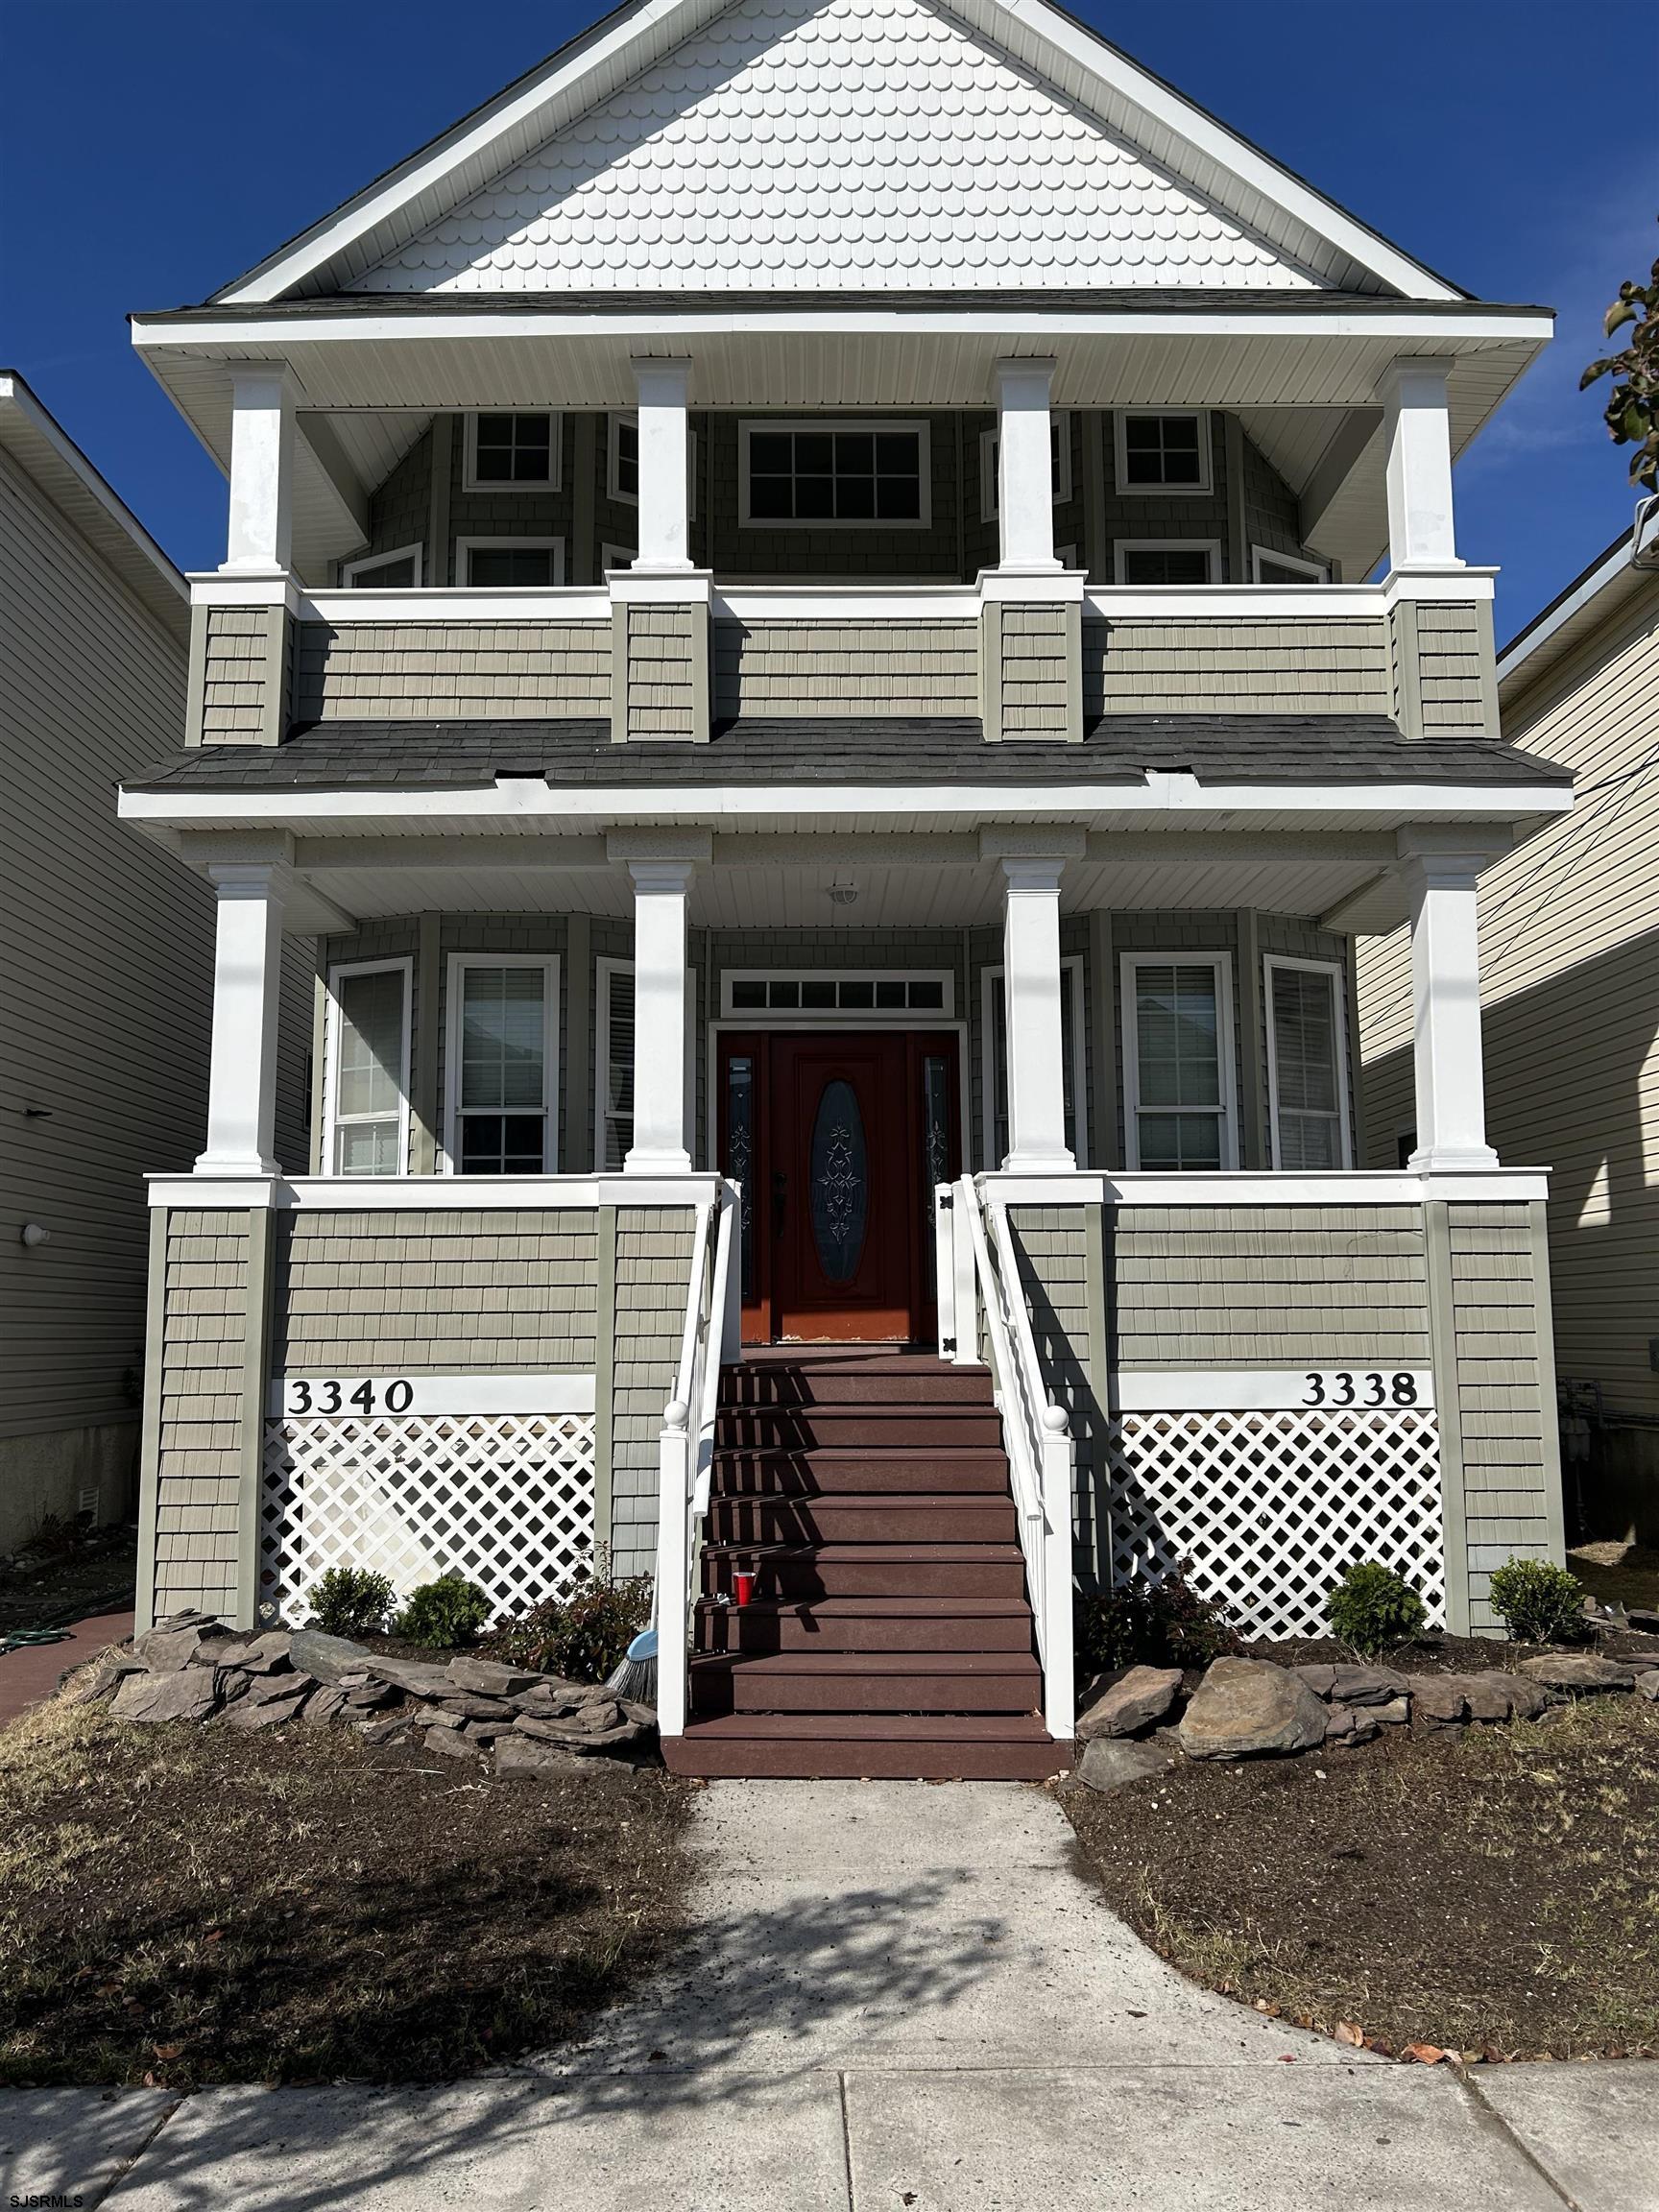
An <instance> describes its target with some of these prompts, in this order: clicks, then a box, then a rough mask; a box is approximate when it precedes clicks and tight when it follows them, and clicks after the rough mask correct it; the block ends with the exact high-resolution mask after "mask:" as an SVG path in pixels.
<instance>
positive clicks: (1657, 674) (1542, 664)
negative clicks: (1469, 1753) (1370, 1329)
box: [1358, 500, 1659, 1544]
mask: <svg viewBox="0 0 1659 2212" xmlns="http://www.w3.org/2000/svg"><path fill="white" fill-rule="evenodd" d="M1498 700H1499V708H1500V711H1501V714H1502V717H1503V733H1504V735H1505V737H1506V739H1507V740H1508V742H1509V743H1510V744H1511V745H1512V746H1514V747H1515V748H1517V749H1518V750H1519V751H1521V752H1524V753H1529V754H1533V755H1536V756H1538V757H1549V758H1551V759H1553V760H1559V761H1562V762H1564V763H1565V764H1566V765H1567V766H1569V767H1571V768H1572V769H1573V770H1574V771H1575V774H1576V776H1577V777H1578V779H1579V791H1580V800H1579V804H1578V805H1577V807H1576V808H1575V812H1574V813H1573V815H1572V817H1571V819H1570V820H1566V821H1562V822H1558V823H1556V824H1554V825H1553V826H1552V827H1551V829H1549V830H1547V831H1546V832H1545V833H1544V834H1542V835H1541V836H1539V837H1538V838H1536V839H1535V840H1534V841H1533V842H1532V843H1531V844H1529V845H1527V848H1526V849H1525V850H1524V851H1522V852H1517V853H1514V854H1507V855H1504V856H1502V857H1500V858H1497V859H1495V860H1494V861H1493V863H1492V865H1491V866H1490V868H1488V869H1487V870H1486V871H1485V872H1484V873H1483V874H1482V876H1481V878H1480V907H1481V951H1480V1000H1481V1022H1482V1028H1483V1031H1484V1043H1485V1062H1486V1094H1487V1118H1488V1123H1489V1127H1490V1130H1491V1134H1492V1137H1493V1141H1494V1142H1496V1143H1497V1144H1498V1145H1499V1146H1500V1147H1501V1148H1502V1150H1503V1155H1504V1157H1505V1158H1506V1159H1512V1160H1516V1161H1527V1160H1547V1161H1549V1162H1550V1164H1551V1189H1550V1198H1549V1230H1550V1267H1551V1277H1552V1279H1553V1285H1554V1316H1555V1361H1556V1369H1557V1373H1558V1376H1559V1388H1560V1409H1561V1416H1562V1423H1563V1427H1562V1435H1563V1440H1564V1444H1565V1447H1566V1455H1567V1481H1568V1489H1569V1493H1570V1497H1571V1500H1572V1503H1573V1506H1574V1509H1575V1515H1576V1518H1577V1521H1578V1525H1579V1530H1580V1533H1581V1534H1582V1535H1584V1536H1587V1537H1600V1538H1623V1540H1624V1541H1625V1542H1632V1541H1634V1542H1639V1543H1646V1544H1659V1169H1656V1167H1655V1160H1656V1159H1659V1044H1656V1040H1659V958H1656V956H1655V947H1656V942H1659V879H1656V869H1655V860H1654V855H1655V852H1656V851H1659V503H1655V502H1654V501H1652V500H1649V501H1647V503H1646V505H1645V506H1644V507H1643V508H1642V509H1640V510H1638V514H1637V517H1636V521H1635V522H1634V524H1633V525H1632V527H1631V528H1630V529H1629V530H1626V531H1625V532H1624V534H1623V536H1622V537H1621V538H1619V539H1618V540H1617V541H1615V543H1613V544H1612V545H1610V546H1608V548H1607V550H1606V551H1605V552H1604V553H1603V554H1602V555H1601V556H1600V557H1599V559H1598V560H1596V561H1593V562H1592V563H1591V565H1590V566H1589V567H1588V568H1587V569H1585V571H1584V573H1583V574H1582V575H1581V576H1577V577H1575V579H1574V581H1573V582H1572V583H1571V584H1569V585H1568V586H1567V588H1566V589H1565V590H1564V591H1562V592H1561V594H1560V595H1559V597H1558V598H1556V599H1554V600H1552V601H1551V604H1550V605H1549V606H1548V607H1546V608H1545V609H1544V611H1543V612H1542V613H1540V614H1538V615H1536V616H1535V617H1534V618H1533V620H1532V621H1530V622H1529V623H1528V624H1527V627H1526V628H1525V629H1524V630H1523V631H1522V632H1521V634H1520V636H1519V637H1516V638H1515V640H1514V641H1513V643H1512V644H1510V645H1508V646H1507V647H1506V648H1505V649H1504V652H1503V656H1502V657H1501V659H1500V660H1499V662H1498ZM1408 959H1409V953H1408V949H1407V945H1406V943H1405V940H1404V938H1403V937H1401V936H1400V935H1398V934H1396V935H1394V936H1389V937H1383V938H1378V939H1372V940H1370V941H1368V942H1367V943H1365V944H1364V945H1362V946H1361V948H1360V952H1359V962H1358V983H1359V1033H1360V1045H1361V1051H1362V1055H1363V1061H1364V1068H1363V1074H1362V1090H1363V1095H1364V1109H1365V1128H1366V1145H1367V1156H1368V1158H1369V1160H1370V1162H1371V1164H1372V1165H1373V1166H1391V1165H1393V1163H1394V1160H1395V1158H1396V1156H1397V1150H1398V1148H1399V1147H1400V1146H1402V1145H1405V1144H1408V1143H1409V1142H1414V1140H1413V1138H1412V1137H1411V1135H1410V1132H1411V1129H1412V1124H1413V1119H1414V1117H1413V1110H1412V1105H1411V1047H1410V1018H1409V1013H1408V1011H1407V1009H1408V1006H1409V990H1408V987H1407V981H1406V977H1407V963H1408Z"/></svg>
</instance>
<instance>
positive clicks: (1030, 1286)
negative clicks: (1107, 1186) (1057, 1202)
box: [1008, 1206, 1111, 1581]
mask: <svg viewBox="0 0 1659 2212" xmlns="http://www.w3.org/2000/svg"><path fill="white" fill-rule="evenodd" d="M1099 1213H1100V1209H1099V1208H1097V1207H1094V1208H1091V1207H1083V1206H1049V1207H1042V1206H1016V1207H1013V1208H1011V1209H1010V1211H1009V1215H1008V1226H1009V1228H1010V1230H1011V1231H1012V1232H1013V1238H1014V1251H1015V1257H1016V1259H1017V1260H1018V1262H1019V1266H1020V1284H1021V1288H1022V1291H1023V1292H1024V1296H1025V1309H1026V1311H1027V1312H1028V1314H1029V1315H1030V1318H1031V1334H1032V1341H1033V1342H1034V1343H1035V1345H1036V1347H1037V1358H1038V1360H1039V1361H1040V1363H1041V1365H1042V1369H1043V1379H1044V1382H1045V1383H1046V1386H1047V1389H1048V1392H1049V1396H1050V1398H1051V1400H1052V1402H1053V1403H1054V1404H1056V1405H1060V1406H1064V1407H1065V1408H1066V1410H1067V1412H1068V1413H1069V1414H1070V1421H1071V1435H1072V1438H1073V1440H1074V1443H1075V1447H1076V1478H1075V1485H1074V1488H1073V1492H1072V1542H1073V1546H1074V1548H1075V1549H1076V1551H1077V1554H1078V1565H1079V1567H1080V1568H1081V1569H1082V1570H1083V1571H1084V1573H1085V1574H1086V1575H1089V1576H1090V1577H1091V1578H1092V1579H1095V1580H1101V1581H1104V1580H1106V1579H1108V1578H1109V1576H1110V1572H1111V1568H1110V1558H1109V1549H1108V1531H1107V1528H1106V1524H1105V1519H1104V1515H1103V1514H1102V1513H1100V1512H1098V1511H1097V1510H1096V1506H1095V1479H1096V1476H1099V1477H1100V1478H1101V1479H1104V1472H1105V1446H1104V1440H1103V1436H1102V1425H1103V1420H1104V1413H1103V1407H1104V1405H1105V1402H1106V1391H1105V1389H1104V1387H1103V1383H1104V1380H1105V1378H1104V1377H1103V1376H1101V1375H1100V1374H1098V1373H1097V1372H1096V1367H1097V1364H1098V1360H1099V1358H1100V1356H1101V1354H1102V1353H1103V1351H1104V1337H1103V1334H1102V1333H1101V1331H1100V1329H1099V1326H1098V1324H1099V1321H1100V1319H1101V1316H1102V1312H1103V1305H1102V1297H1103V1293H1102V1288H1101V1286H1100V1285H1099V1284H1097V1283H1096V1284H1092V1283H1091V1280H1090V1275H1091V1267H1090V1257H1089V1254H1090V1216H1091V1214H1094V1215H1096V1216H1097V1215H1098V1214H1099ZM1092 1308H1093V1310H1094V1323H1095V1326H1094V1328H1092V1327H1091V1312H1092Z"/></svg>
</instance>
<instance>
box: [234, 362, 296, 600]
mask: <svg viewBox="0 0 1659 2212" xmlns="http://www.w3.org/2000/svg"><path fill="white" fill-rule="evenodd" d="M230 395H231V397H230V523H229V531H228V541H227V544H226V550H225V560H224V563H223V566H224V567H225V568H226V569H261V570H266V571H269V570H271V569H274V568H287V567H288V566H289V565H291V555H292V550H293V513H292V510H293V502H294V403H295V388H294V382H293V379H292V377H291V376H290V374H289V373H288V371H287V370H286V369H285V368H284V367H283V366H282V365H281V363H280V362H270V361H261V362H257V363H254V362H249V363H247V364H246V365H244V366H241V367H238V368H235V369H232V371H231V373H230Z"/></svg>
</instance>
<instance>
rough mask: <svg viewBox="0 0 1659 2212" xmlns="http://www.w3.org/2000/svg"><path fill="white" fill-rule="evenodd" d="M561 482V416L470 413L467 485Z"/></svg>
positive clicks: (475, 489) (550, 484)
mask: <svg viewBox="0 0 1659 2212" xmlns="http://www.w3.org/2000/svg"><path fill="white" fill-rule="evenodd" d="M558 483H559V418H558V416H557V415H555V414H541V413H537V414H534V415H519V414H513V415H507V414H500V415H469V416H468V418H467V489H468V490H469V492H487V491H489V490H490V489H491V488H492V487H493V486H494V485H499V484H541V485H544V486H547V487H549V488H552V489H557V487H558Z"/></svg>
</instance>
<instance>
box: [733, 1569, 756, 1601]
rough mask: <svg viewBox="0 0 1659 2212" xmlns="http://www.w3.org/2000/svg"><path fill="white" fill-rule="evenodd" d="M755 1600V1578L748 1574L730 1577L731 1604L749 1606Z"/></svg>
mask: <svg viewBox="0 0 1659 2212" xmlns="http://www.w3.org/2000/svg"><path fill="white" fill-rule="evenodd" d="M754 1599H755V1577H754V1575H750V1574H736V1575H733V1577H732V1602H733V1604H734V1605H749V1604H752V1603H753V1602H754Z"/></svg>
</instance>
